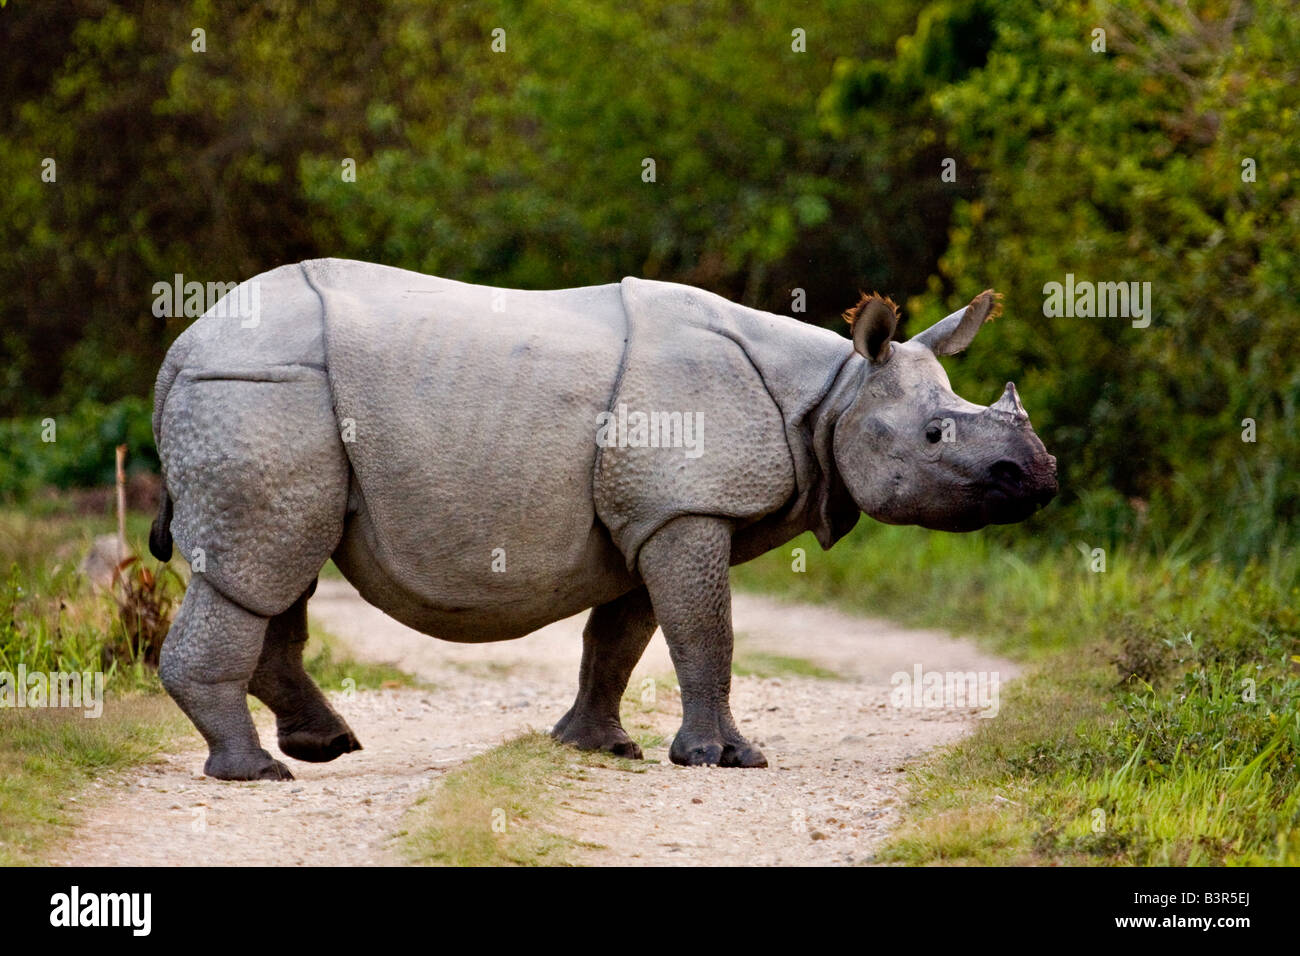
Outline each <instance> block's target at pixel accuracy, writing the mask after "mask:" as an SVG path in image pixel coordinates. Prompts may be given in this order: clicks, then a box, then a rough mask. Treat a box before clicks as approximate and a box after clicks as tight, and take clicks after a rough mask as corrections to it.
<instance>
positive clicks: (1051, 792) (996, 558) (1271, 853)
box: [735, 524, 1300, 865]
mask: <svg viewBox="0 0 1300 956" xmlns="http://www.w3.org/2000/svg"><path fill="white" fill-rule="evenodd" d="M791 546H792V547H793V546H800V547H804V548H806V549H807V554H808V571H807V572H806V573H802V574H797V573H794V572H792V571H791V570H790V560H789V554H788V550H787V549H782V550H780V551H777V552H774V553H772V554H769V555H766V556H764V557H763V558H760V559H759V560H757V561H755V562H752V563H751V564H749V565H746V566H744V567H742V568H738V569H737V570H736V573H735V580H736V584H737V586H738V587H747V588H756V589H761V590H764V591H767V592H769V593H771V592H776V593H778V594H782V595H785V596H787V597H791V598H798V599H801V600H810V601H827V602H833V603H836V604H839V605H841V606H844V607H846V608H849V609H852V610H857V611H863V612H868V613H874V614H880V615H885V616H889V617H893V618H896V619H899V620H902V621H905V622H907V623H913V624H923V625H932V626H943V627H947V628H949V629H952V630H954V631H956V632H958V633H967V634H974V635H976V636H977V637H978V638H979V639H980V640H981V641H982V642H983V643H984V644H986V646H988V647H990V648H991V649H994V650H997V651H999V652H1001V653H1003V654H1007V655H1010V656H1012V657H1015V658H1018V659H1020V660H1022V661H1025V662H1027V664H1028V665H1029V672H1028V674H1027V675H1026V676H1025V677H1024V678H1023V679H1022V680H1021V681H1019V682H1017V684H1015V685H1013V686H1012V687H1011V688H1009V690H1008V692H1007V693H1006V694H1005V695H1004V700H1003V704H1002V708H1001V711H1000V714H999V716H998V717H997V718H995V719H992V720H983V721H980V722H979V726H978V728H977V730H976V732H975V733H974V734H973V735H972V736H970V737H968V738H966V739H965V740H964V741H962V742H961V743H959V744H958V745H956V746H955V747H953V748H951V749H950V750H947V751H944V752H941V753H939V754H936V755H935V756H933V757H931V758H930V759H928V760H926V761H924V762H923V763H922V764H921V765H920V766H918V767H917V768H916V769H914V770H913V771H912V783H913V788H912V790H913V800H912V803H911V805H910V808H909V811H908V815H907V822H906V824H905V825H904V827H903V828H902V829H901V830H900V831H899V832H898V834H896V836H895V837H894V839H893V840H892V841H891V842H890V843H889V844H888V845H887V846H886V847H885V848H884V850H883V851H882V852H881V853H880V858H881V859H882V860H885V861H892V862H903V863H913V864H933V863H998V864H1005V863H1047V862H1053V863H1085V864H1142V865H1161V864H1171V865H1180V864H1241V863H1245V864H1262V863H1275V864H1290V865H1294V864H1296V863H1300V766H1298V762H1300V761H1298V757H1300V614H1297V610H1296V609H1297V604H1300V600H1298V598H1300V590H1297V587H1296V583H1297V577H1298V574H1297V570H1298V565H1297V559H1296V555H1295V553H1294V552H1293V551H1289V550H1285V549H1280V548H1275V549H1274V550H1273V551H1272V553H1271V554H1270V555H1269V556H1268V557H1267V559H1266V560H1261V561H1256V562H1253V563H1251V564H1248V565H1246V566H1244V567H1240V568H1238V567H1232V566H1228V565H1225V564H1220V563H1218V562H1216V561H1215V560H1213V558H1212V557H1210V556H1207V555H1206V554H1205V553H1203V552H1201V553H1197V552H1196V551H1195V550H1194V549H1193V548H1192V547H1191V545H1190V544H1189V543H1188V542H1187V541H1183V542H1174V543H1172V545H1171V547H1170V548H1169V549H1167V550H1166V551H1165V553H1164V554H1163V555H1161V556H1153V555H1151V554H1146V553H1142V552H1139V551H1136V550H1125V549H1119V550H1116V551H1112V552H1110V553H1109V554H1107V569H1106V570H1105V571H1104V572H1100V573H1098V572H1094V571H1092V570H1090V569H1089V565H1090V562H1091V559H1092V555H1091V549H1090V548H1088V547H1086V546H1085V547H1082V548H1081V547H1078V546H1075V545H1066V546H1064V547H1061V548H1059V549H1053V548H1051V547H1049V546H1046V545H1043V544H1033V543H1023V544H1016V543H1014V538H1012V537H1010V536H1007V535H1005V534H976V535H941V534H937V533H930V532H925V531H921V530H918V529H909V528H894V527H885V526H880V525H872V524H864V525H863V526H861V527H860V528H859V529H857V530H856V531H855V532H854V533H853V534H852V535H850V536H849V538H847V539H846V540H845V541H843V542H841V543H840V544H839V545H837V546H836V548H835V549H834V550H832V551H830V552H821V551H820V549H818V548H817V546H816V544H815V543H814V542H812V541H811V540H810V539H807V540H800V541H797V542H794V543H793V544H792V545H791ZM1252 696H1253V700H1251V699H1248V698H1250V697H1252Z"/></svg>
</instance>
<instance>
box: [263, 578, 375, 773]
mask: <svg viewBox="0 0 1300 956" xmlns="http://www.w3.org/2000/svg"><path fill="white" fill-rule="evenodd" d="M315 589H316V586H315V584H314V583H313V584H312V586H311V587H310V588H309V589H308V590H307V591H306V593H304V594H303V595H302V596H301V597H300V598H298V600H297V601H295V602H294V603H293V605H292V606H290V608H289V609H288V610H287V611H285V612H283V613H282V614H277V615H276V616H275V617H273V618H271V622H270V624H269V625H268V626H267V629H266V641H265V642H264V643H263V645H262V656H261V657H260V658H259V660H258V662H257V668H256V669H255V670H254V671H253V677H252V679H251V680H250V681H249V684H248V692H249V693H250V694H252V695H253V696H255V697H257V698H258V699H259V700H261V701H262V703H264V704H266V706H267V707H270V708H271V711H272V712H273V713H274V714H275V724H276V732H277V734H278V736H279V739H280V750H281V751H282V752H284V753H285V754H287V755H288V756H290V757H293V758H294V759H295V760H306V761H310V762H312V763H324V762H326V761H329V760H333V759H334V758H335V757H340V756H342V755H343V754H345V753H351V752H353V751H354V750H360V749H361V742H360V741H359V740H357V737H356V734H354V733H353V732H352V728H351V727H349V726H348V725H347V723H346V722H345V721H344V720H343V718H342V717H340V716H339V715H338V713H337V712H336V711H335V710H334V708H333V707H331V706H330V704H329V701H327V700H326V699H325V695H324V694H322V693H321V692H320V688H319V687H317V686H316V682H315V681H313V680H312V679H311V677H310V676H309V675H308V674H307V671H306V670H305V669H304V668H303V666H302V652H303V648H304V647H305V646H306V644H307V599H308V598H309V597H311V594H312V592H313V591H315Z"/></svg>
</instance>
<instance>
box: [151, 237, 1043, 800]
mask: <svg viewBox="0 0 1300 956" xmlns="http://www.w3.org/2000/svg"><path fill="white" fill-rule="evenodd" d="M249 281H250V283H256V284H257V289H258V292H259V296H258V299H259V300H260V315H259V316H258V319H257V321H256V322H249V321H248V320H247V318H246V317H245V318H241V317H240V316H239V315H231V316H230V317H223V316H222V315H221V314H219V312H218V311H217V310H214V311H213V312H210V313H209V314H207V315H205V316H203V317H202V318H201V319H199V320H198V321H196V322H195V323H194V325H193V326H191V327H190V328H189V329H188V330H186V332H185V333H184V334H183V335H182V336H181V337H180V338H178V339H177V341H176V343H175V345H174V346H173V347H172V349H171V351H170V352H169V353H168V356H167V359H166V361H165V362H164V364H163V367H162V369H161V371H160V372H159V376H158V383H157V389H156V399H155V410H154V432H155V437H156V438H157V441H158V446H159V453H160V457H161V460H162V463H163V472H164V481H165V487H166V494H165V496H164V500H163V503H162V507H161V508H160V513H159V519H158V521H157V522H156V523H155V528H154V532H153V534H152V535H151V537H150V547H151V548H152V549H153V550H154V551H155V553H156V554H159V555H160V556H162V555H164V554H166V553H170V549H171V544H172V539H173V538H174V540H175V543H176V545H177V546H178V547H179V548H180V550H181V552H182V554H183V555H184V556H185V557H186V558H187V560H189V561H190V562H191V567H192V569H193V571H194V574H193V579H192V581H191V584H190V589H189V592H188V593H187V595H186V598H185V602H184V604H183V606H182V608H181V611H180V613H179V614H178V616H177V619H176V621H175V623H174V625H173V628H172V631H171V633H170V634H169V636H168V639H167V642H166V644H165V646H164V649H163V659H162V678H163V682H164V685H165V686H166V687H167V689H168V691H169V692H170V693H171V694H172V696H173V697H174V698H175V699H176V700H177V702H178V703H179V704H180V706H181V707H182V708H183V709H184V710H185V712H186V714H188V715H189V717H190V718H191V719H192V720H193V721H194V723H195V724H196V726H197V727H198V728H199V730H200V731H201V732H202V733H203V735H204V737H205V739H206V740H207V741H208V744H209V749H210V757H209V760H208V764H207V772H208V773H209V774H211V775H213V776H217V777H222V778H226V779H286V778H287V777H288V776H289V772H288V770H287V769H286V768H285V767H284V765H283V764H281V763H279V762H278V761H276V760H274V759H273V758H272V757H271V756H270V755H269V754H267V752H266V751H265V750H263V749H262V748H261V746H260V743H259V741H258V738H257V733H256V731H255V729H254V728H253V724H252V720H251V718H250V717H249V714H248V709H247V706H246V701H245V695H246V694H247V693H250V692H251V693H253V694H255V695H257V696H258V697H260V698H261V699H262V700H263V701H265V702H266V703H267V705H268V706H270V707H271V709H272V710H273V711H274V712H275V714H276V718H277V724H278V735H279V742H280V748H281V750H282V751H283V752H284V753H286V754H288V755H290V756H293V757H296V758H298V759H303V760H330V759H333V758H334V757H337V756H339V755H340V754H343V753H347V752H350V751H353V750H357V749H360V743H359V742H358V741H357V739H356V737H355V735H354V734H353V733H352V731H351V730H350V729H349V728H348V727H347V724H346V723H345V722H344V721H343V719H342V718H341V717H340V716H339V715H338V714H337V713H335V711H334V710H333V709H332V708H331V707H330V706H329V704H328V703H327V702H326V701H325V700H324V698H323V697H322V696H321V694H320V692H319V690H318V689H317V688H316V687H315V686H314V685H313V684H312V682H311V679H310V678H309V677H308V676H307V675H306V673H305V672H304V671H303V669H302V645H303V643H304V642H305V640H306V604H307V599H308V597H309V596H310V589H311V588H312V586H313V583H314V580H315V576H316V574H317V573H318V572H319V570H320V568H321V566H322V565H323V564H324V562H325V560H326V559H327V558H328V557H330V556H331V555H332V556H333V557H334V560H335V561H336V563H337V564H338V565H339V567H340V568H341V569H342V571H343V573H344V574H345V575H346V576H347V577H348V578H349V579H350V580H351V581H352V582H353V583H354V584H355V585H356V586H357V588H358V590H359V591H360V592H361V594H362V595H363V596H364V597H365V598H366V599H367V600H369V601H370V602H371V603H373V604H375V605H376V606H378V607H380V608H381V609H383V610H385V611H387V612H388V613H389V614H391V615H393V616H394V617H396V618H397V619H399V620H401V621H404V622H405V623H407V624H409V625H411V626H412V627H415V628H417V629H420V630H422V631H424V632H425V633H428V634H432V635H434V636H437V637H441V638H445V639H448V640H455V641H490V640H505V639H510V638H514V637H519V636H521V635H523V634H527V633H529V632H531V631H533V630H535V629H537V628H538V627H541V626H543V625H545V624H547V623H550V622H551V621H555V620H559V619H561V618H563V617H566V616H568V615H570V614H573V613H575V612H577V611H580V610H582V609H584V608H594V610H593V611H592V613H591V617H590V619H589V621H588V624H587V628H586V631H585V633H584V637H583V659H582V667H581V673H580V675H579V690H578V695H577V698H576V700H575V702H574V705H573V707H572V708H571V709H570V711H569V712H568V713H567V714H566V715H565V716H564V717H563V718H562V719H561V720H560V722H559V723H558V724H557V725H556V727H555V730H554V734H555V735H556V736H557V737H558V738H559V739H561V740H564V741H566V742H569V743H573V744H575V745H577V746H580V747H586V748H599V749H605V750H610V751H613V752H615V753H619V754H622V755H624V756H639V754H640V751H639V748H637V746H636V744H635V743H633V742H632V741H631V740H630V739H629V738H628V736H627V734H626V733H625V732H624V730H623V728H622V726H621V724H620V723H619V713H618V708H619V700H620V698H621V696H622V693H623V691H624V689H625V687H626V685H627V681H628V678H629V676H630V674H631V672H632V669H633V668H634V667H635V665H636V663H637V661H638V659H639V658H640V656H641V653H642V652H643V650H644V649H645V645H646V643H647V642H648V640H649V638H650V635H651V633H652V632H653V630H654V628H655V625H656V622H657V623H658V624H659V625H661V626H662V627H663V629H664V633H665V636H666V638H667V640H668V644H669V648H670V650H671V652H672V655H673V661H674V664H675V666H676V669H677V672H678V677H679V679H680V682H681V686H682V694H683V707H684V720H683V725H682V729H681V732H680V733H679V734H678V735H677V738H676V739H675V740H674V742H673V746H672V748H671V751H670V756H671V758H672V759H673V760H674V761H676V762H678V763H687V764H721V765H724V766H746V767H758V766H765V765H766V760H765V758H764V757H763V755H762V754H761V753H760V752H759V751H758V750H757V749H756V748H754V747H753V746H752V745H750V744H749V743H748V742H747V741H746V740H745V739H744V738H743V737H742V736H741V735H740V733H739V731H738V730H737V728H736V725H735V722H734V720H733V719H732V716H731V711H730V705H729V692H730V662H731V650H732V633H731V620H730V596H729V592H728V583H727V569H728V567H729V566H730V565H731V564H735V563H739V562H741V561H745V560H748V559H749V558H752V557H754V556H756V555H758V554H760V553H762V552H763V551H766V550H768V549H770V548H772V547H774V546H776V545H779V544H781V543H783V542H785V541H788V540H789V539H790V538H792V537H794V536H795V535H797V534H799V533H801V532H803V531H805V530H809V529H811V530H813V531H814V532H815V533H816V535H817V537H818V540H819V541H820V542H821V544H822V546H823V547H830V546H831V545H832V544H833V543H834V542H835V540H837V539H838V538H839V537H840V536H842V535H843V534H845V533H846V532H847V531H848V530H849V529H850V528H852V526H853V524H854V523H855V522H856V521H857V519H858V516H859V512H860V509H861V510H867V511H868V513H870V514H873V515H875V516H877V517H880V518H881V519H882V520H887V521H917V522H919V523H927V524H930V525H931V526H944V523H945V522H946V523H948V524H950V525H952V526H953V527H965V526H971V527H977V526H980V525H981V524H983V523H987V522H988V521H990V520H1019V518H1020V517H1023V516H1024V514H1027V513H1028V512H1029V511H1032V510H1033V508H1034V507H1037V506H1038V504H1041V502H1042V501H1043V500H1045V497H1044V496H1046V495H1048V491H1049V484H1050V490H1052V491H1054V488H1055V483H1054V460H1051V459H1050V456H1047V455H1046V452H1045V451H1044V450H1043V449H1042V445H1041V443H1039V442H1038V440H1037V437H1036V436H1034V435H1033V433H1032V430H1031V429H1029V427H1028V419H1027V417H1026V416H1024V415H1023V409H1020V407H1019V402H1018V399H1015V400H1014V401H1013V398H1014V390H1013V389H1011V388H1010V386H1009V387H1008V394H1007V395H1004V397H1003V400H1001V401H1000V402H999V403H998V405H996V406H994V407H993V408H991V409H986V408H982V407H980V406H974V405H971V404H970V403H967V402H963V401H962V400H961V399H959V398H957V397H956V396H955V395H953V394H952V393H951V390H950V389H948V387H947V379H946V377H944V375H943V370H942V368H941V367H940V366H939V364H938V362H937V361H936V360H935V358H934V355H935V354H950V352H952V351H956V350H958V349H960V348H961V347H964V345H965V344H966V343H967V342H969V340H970V338H972V337H973V335H974V332H975V330H977V328H978V325H979V324H980V323H981V322H982V321H983V320H984V317H985V315H986V314H987V309H985V310H984V311H979V310H976V309H975V308H974V305H973V306H972V308H971V309H968V310H966V312H965V313H960V314H959V313H954V315H953V316H950V317H949V318H948V319H945V320H944V321H943V322H941V323H939V324H938V325H936V326H934V327H933V328H932V329H930V330H928V331H927V332H926V333H925V336H927V337H928V338H927V339H926V340H925V344H913V343H908V344H906V345H904V346H897V347H896V348H895V349H894V350H893V354H894V355H895V356H896V357H895V359H887V357H886V352H888V345H889V343H888V338H889V335H890V334H892V324H891V325H889V327H888V328H887V329H884V330H883V331H882V330H876V332H877V334H873V335H871V336H869V337H864V341H870V342H871V343H872V345H871V348H872V349H875V348H877V347H878V346H879V345H880V343H884V349H885V351H884V352H882V353H881V354H868V352H866V351H864V352H862V354H858V353H856V352H855V350H854V347H853V346H852V345H851V344H850V343H849V342H847V341H846V340H844V339H842V338H840V337H839V336H837V335H834V334H833V333H831V332H827V331H825V330H821V329H816V328H813V327H811V326H808V325H805V324H803V323H800V322H797V321H794V320H791V319H786V318H782V317H779V316H774V315H769V314H766V313H762V312H756V311H754V310H752V309H746V308H744V307H742V306H738V305H735V304H733V303H730V302H727V301H726V300H724V299H721V298H719V297H717V296H714V295H711V294H709V293H706V292H702V291H700V290H697V289H691V288H689V287H685V286H678V285H672V284H668V283H658V282H647V281H643V280H639V279H625V280H623V282H622V283H620V284H616V285H606V286H597V287H592V288H585V289H569V290H561V291H555V292H524V291H517V290H500V289H491V288H485V287H481V286H472V285H466V284H464V283H459V282H453V281H451V280H446V279H439V278H434V277H431V276H424V275H419V274H417V273H412V272H406V271H403V270H399V269H392V268H389V267H386V266H378V265H372V264H369V263H361V262H351V261H347V260H334V259H328V260H315V261H311V262H305V263H301V264H298V265H293V266H284V267H281V268H279V269H275V270H272V271H271V272H268V273H265V274H263V275H261V276H258V277H257V278H255V279H252V280H249ZM236 294H238V293H236ZM989 301H990V302H991V300H989ZM859 331H861V330H859ZM918 338H919V337H918ZM620 405H621V406H625V407H627V408H628V409H632V410H637V411H641V412H652V411H653V412H668V413H690V414H692V415H695V416H697V420H698V419H702V421H703V432H702V439H703V443H702V446H701V449H702V450H701V453H700V454H698V456H692V455H688V454H686V453H685V451H684V449H683V448H682V447H635V446H619V447H600V446H598V443H597V422H598V416H600V415H601V414H602V413H606V412H608V411H610V410H613V409H616V408H618V407H619V406H620ZM938 414H951V415H957V416H958V417H960V418H961V422H962V424H961V428H960V431H961V432H962V433H963V435H964V438H963V440H962V441H959V442H957V443H955V444H953V445H945V446H944V447H936V446H933V445H929V444H927V440H926V439H925V438H923V437H922V433H923V432H924V431H925V430H926V425H927V422H928V421H929V420H930V419H931V418H933V417H934V416H935V415H938ZM1016 462H1019V464H1016ZM1049 479H1050V481H1049ZM990 502H992V504H990ZM1022 512H1023V513H1022Z"/></svg>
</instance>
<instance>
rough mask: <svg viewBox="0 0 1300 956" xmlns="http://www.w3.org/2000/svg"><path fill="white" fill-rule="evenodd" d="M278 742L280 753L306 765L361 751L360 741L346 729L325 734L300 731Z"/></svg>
mask: <svg viewBox="0 0 1300 956" xmlns="http://www.w3.org/2000/svg"><path fill="white" fill-rule="evenodd" d="M279 740H280V751H281V752H282V753H284V754H286V755H287V756H290V757H292V758H293V759H294V760H305V761H307V762H308V763H328V762H329V761H331V760H333V759H334V758H335V757H341V756H343V755H344V754H350V753H352V752H353V751H356V750H361V749H362V747H361V741H359V740H357V737H356V734H354V733H352V731H351V730H348V729H347V728H344V729H343V730H338V731H330V732H327V733H320V732H318V731H312V730H300V731H297V732H296V733H291V734H285V735H284V736H281V737H280V738H279Z"/></svg>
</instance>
